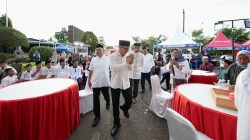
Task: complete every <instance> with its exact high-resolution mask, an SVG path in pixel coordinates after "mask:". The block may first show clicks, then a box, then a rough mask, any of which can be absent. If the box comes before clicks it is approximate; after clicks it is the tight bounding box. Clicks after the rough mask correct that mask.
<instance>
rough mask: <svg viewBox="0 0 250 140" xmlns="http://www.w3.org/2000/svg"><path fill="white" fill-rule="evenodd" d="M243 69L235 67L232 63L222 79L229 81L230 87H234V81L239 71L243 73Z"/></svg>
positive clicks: (235, 64)
mask: <svg viewBox="0 0 250 140" xmlns="http://www.w3.org/2000/svg"><path fill="white" fill-rule="evenodd" d="M244 69H245V68H242V67H240V66H238V65H237V63H234V64H232V65H230V66H229V67H228V68H227V70H226V71H225V75H224V79H225V80H229V81H230V85H235V83H236V79H237V77H238V75H239V74H240V72H241V71H243V70H244Z"/></svg>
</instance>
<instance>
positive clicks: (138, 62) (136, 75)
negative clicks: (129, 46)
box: [129, 43, 144, 103]
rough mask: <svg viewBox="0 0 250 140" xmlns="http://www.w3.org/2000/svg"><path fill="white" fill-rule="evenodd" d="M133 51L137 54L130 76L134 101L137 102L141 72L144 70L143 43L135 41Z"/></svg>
mask: <svg viewBox="0 0 250 140" xmlns="http://www.w3.org/2000/svg"><path fill="white" fill-rule="evenodd" d="M133 47H134V48H133V52H134V55H135V58H134V61H133V64H132V69H131V71H129V78H130V87H131V91H132V94H133V95H132V100H133V103H136V97H137V94H138V85H139V81H140V79H141V72H142V66H143V61H144V58H143V54H141V53H140V49H141V43H134V45H133Z"/></svg>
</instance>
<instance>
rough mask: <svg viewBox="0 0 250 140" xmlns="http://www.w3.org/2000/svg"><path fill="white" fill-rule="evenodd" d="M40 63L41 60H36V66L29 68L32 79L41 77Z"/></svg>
mask: <svg viewBox="0 0 250 140" xmlns="http://www.w3.org/2000/svg"><path fill="white" fill-rule="evenodd" d="M41 63H42V62H41V61H37V62H36V66H35V67H33V68H32V70H31V77H32V80H38V79H41V77H42V64H41Z"/></svg>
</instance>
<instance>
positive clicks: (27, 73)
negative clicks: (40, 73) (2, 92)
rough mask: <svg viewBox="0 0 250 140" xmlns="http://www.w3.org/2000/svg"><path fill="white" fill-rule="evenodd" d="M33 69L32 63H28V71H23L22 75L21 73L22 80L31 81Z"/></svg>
mask: <svg viewBox="0 0 250 140" xmlns="http://www.w3.org/2000/svg"><path fill="white" fill-rule="evenodd" d="M31 69H32V65H31V64H27V65H26V71H25V72H23V73H22V75H21V78H20V80H21V81H30V80H32V77H31Z"/></svg>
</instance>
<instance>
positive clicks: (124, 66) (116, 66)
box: [110, 40, 134, 136]
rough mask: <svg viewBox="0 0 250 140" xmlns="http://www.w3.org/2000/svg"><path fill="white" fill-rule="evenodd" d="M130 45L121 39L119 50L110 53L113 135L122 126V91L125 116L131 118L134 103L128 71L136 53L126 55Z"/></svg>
mask: <svg viewBox="0 0 250 140" xmlns="http://www.w3.org/2000/svg"><path fill="white" fill-rule="evenodd" d="M129 46H130V42H129V41H126V40H120V41H119V51H118V52H114V53H112V54H111V55H110V71H111V95H112V103H113V116H114V126H113V128H112V130H111V135H112V136H115V135H116V134H117V132H118V129H119V128H120V126H121V124H120V117H119V106H120V93H121V92H122V95H123V97H124V100H125V103H124V105H122V106H120V108H121V110H123V114H124V116H125V117H127V118H129V113H128V110H129V108H130V106H131V103H132V95H131V88H130V83H129V77H128V71H129V70H130V69H131V64H132V62H133V60H134V55H133V54H130V55H129V56H126V53H127V52H128V49H129Z"/></svg>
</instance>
